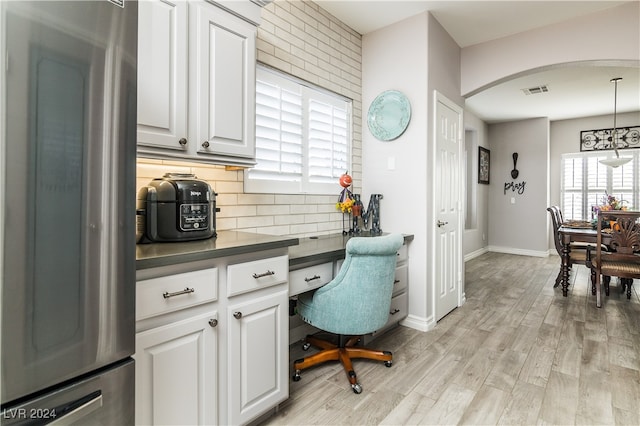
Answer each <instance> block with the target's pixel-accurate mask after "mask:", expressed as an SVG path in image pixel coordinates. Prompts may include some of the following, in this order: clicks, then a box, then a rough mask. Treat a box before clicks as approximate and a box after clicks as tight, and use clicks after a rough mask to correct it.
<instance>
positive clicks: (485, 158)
mask: <svg viewBox="0 0 640 426" xmlns="http://www.w3.org/2000/svg"><path fill="white" fill-rule="evenodd" d="M490 166H491V163H490V152H489V150H488V149H487V148H483V147H481V146H479V147H478V183H484V184H486V185H488V184H489V172H490Z"/></svg>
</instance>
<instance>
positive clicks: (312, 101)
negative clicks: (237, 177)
mask: <svg viewBox="0 0 640 426" xmlns="http://www.w3.org/2000/svg"><path fill="white" fill-rule="evenodd" d="M350 147H351V102H350V101H348V100H346V99H345V98H342V97H341V96H338V95H335V94H331V93H329V92H327V91H325V90H323V89H319V88H314V87H310V86H309V85H308V83H304V84H303V82H300V81H296V80H294V79H293V78H292V77H287V76H285V75H283V74H281V73H279V72H277V71H273V70H270V69H267V68H266V67H261V66H259V67H258V68H257V73H256V161H257V165H256V166H255V167H254V168H252V169H249V170H247V171H246V172H245V180H244V184H245V191H246V192H267V193H311V194H333V193H335V192H336V185H337V182H338V179H339V177H340V175H341V174H343V173H344V172H345V171H347V170H349V165H350V161H349V160H350Z"/></svg>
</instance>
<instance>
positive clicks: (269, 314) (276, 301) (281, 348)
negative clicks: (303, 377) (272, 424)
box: [227, 287, 289, 424]
mask: <svg viewBox="0 0 640 426" xmlns="http://www.w3.org/2000/svg"><path fill="white" fill-rule="evenodd" d="M252 295H253V293H252ZM287 309H288V290H287V288H286V287H285V288H284V289H282V290H280V291H278V292H277V293H274V294H271V295H269V296H264V297H261V298H253V299H251V300H249V301H246V302H244V303H239V304H235V305H230V306H229V311H228V314H227V317H228V318H227V321H228V322H229V352H228V357H229V392H228V401H229V419H228V423H229V424H244V423H247V422H249V421H251V420H253V419H255V418H256V417H257V416H259V415H261V414H263V413H264V412H266V411H268V410H269V409H271V408H273V407H274V406H275V405H277V404H278V403H280V402H282V401H284V400H285V399H286V398H287V396H288V394H289V375H288V373H289V368H288V361H289V349H288V329H289V322H288V316H287V313H288V312H287Z"/></svg>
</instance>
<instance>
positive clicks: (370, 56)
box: [362, 14, 429, 322]
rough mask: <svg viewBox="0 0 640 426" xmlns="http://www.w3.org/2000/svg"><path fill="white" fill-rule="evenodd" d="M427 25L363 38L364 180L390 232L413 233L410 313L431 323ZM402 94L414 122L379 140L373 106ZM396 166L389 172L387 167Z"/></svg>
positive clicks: (407, 24) (405, 25) (419, 22)
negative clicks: (386, 95)
mask: <svg viewBox="0 0 640 426" xmlns="http://www.w3.org/2000/svg"><path fill="white" fill-rule="evenodd" d="M427 25H428V15H427V14H420V15H417V16H414V17H412V18H409V19H407V20H405V21H402V22H400V23H397V24H394V25H391V26H389V27H386V28H384V29H382V30H379V31H376V32H374V33H370V34H366V35H364V36H363V37H362V104H363V116H364V117H365V118H364V123H363V129H362V164H363V167H362V182H363V201H365V203H366V202H367V201H366V200H368V199H369V195H370V194H372V193H381V194H383V195H384V198H383V200H382V201H381V209H380V210H381V227H382V229H383V231H386V232H408V233H412V234H414V236H415V237H414V240H413V241H412V242H411V246H410V252H409V255H410V261H409V277H410V279H409V280H410V284H409V287H410V288H409V313H410V315H414V316H417V317H419V318H421V319H422V321H423V322H425V321H426V317H427V311H426V303H425V298H426V293H427V272H428V270H429V269H428V267H427V262H426V260H427V257H428V256H427V229H426V225H427V224H426V216H425V215H426V214H427V206H428V204H427V193H426V186H427V176H428V174H427V172H428V170H427V164H428V157H427V152H428V151H427V148H428V147H427V143H428V137H427V131H428V128H427V122H428V115H427V114H428V105H427V100H428V96H427V90H428V88H427V72H428V63H427ZM391 89H394V90H399V91H400V92H402V93H404V94H405V95H406V96H407V97H408V99H409V102H410V103H411V121H410V123H409V126H408V127H407V130H406V131H405V132H404V133H403V134H402V135H401V136H400V137H399V138H398V139H396V140H394V141H390V142H381V141H379V140H377V139H376V138H375V137H373V135H372V134H371V132H370V131H369V128H368V127H367V124H366V114H367V111H368V108H369V105H371V102H372V101H373V100H374V99H375V97H376V96H378V95H379V94H380V93H381V92H383V91H385V90H391ZM390 159H392V160H391V161H394V162H395V169H394V170H389V168H388V163H389V161H390Z"/></svg>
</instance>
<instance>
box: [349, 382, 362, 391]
mask: <svg viewBox="0 0 640 426" xmlns="http://www.w3.org/2000/svg"><path fill="white" fill-rule="evenodd" d="M351 389H353V393H362V386H360V383H354V384H353V385H351Z"/></svg>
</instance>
